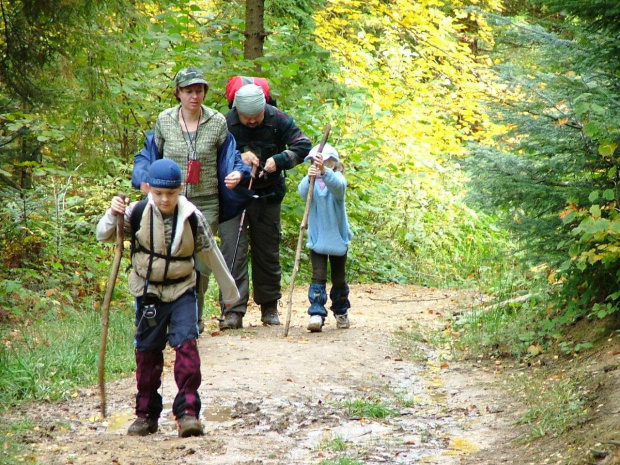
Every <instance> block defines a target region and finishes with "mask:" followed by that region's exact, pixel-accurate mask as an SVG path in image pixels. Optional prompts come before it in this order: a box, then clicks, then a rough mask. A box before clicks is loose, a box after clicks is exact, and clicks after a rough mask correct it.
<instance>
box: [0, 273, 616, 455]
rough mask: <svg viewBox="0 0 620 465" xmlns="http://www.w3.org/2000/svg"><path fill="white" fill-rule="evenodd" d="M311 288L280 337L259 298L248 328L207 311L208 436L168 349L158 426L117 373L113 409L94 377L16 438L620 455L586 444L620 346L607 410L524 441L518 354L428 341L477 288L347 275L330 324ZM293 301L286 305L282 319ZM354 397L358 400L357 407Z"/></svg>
mask: <svg viewBox="0 0 620 465" xmlns="http://www.w3.org/2000/svg"><path fill="white" fill-rule="evenodd" d="M306 292H307V288H306V287H305V286H300V287H299V288H296V289H295V293H294V296H293V307H292V308H293V312H292V319H291V327H290V331H289V334H288V337H286V338H285V337H284V327H283V326H279V327H263V326H261V325H260V311H259V310H258V308H256V307H250V309H249V311H248V315H246V318H245V319H244V326H245V327H244V329H243V330H237V331H227V332H219V331H218V330H217V321H216V320H215V319H214V320H213V321H211V324H210V326H209V327H208V328H207V330H206V331H205V333H204V334H203V335H202V336H201V337H200V339H199V349H200V355H201V359H202V373H203V382H202V386H201V388H200V395H201V398H202V406H203V409H202V414H201V420H202V423H203V425H204V431H205V435H204V436H201V437H195V438H187V439H181V438H178V436H177V430H176V426H175V423H174V420H173V419H172V415H171V403H172V400H173V398H174V395H175V394H176V386H175V383H174V378H173V374H172V366H173V363H174V352H173V351H171V350H167V351H166V354H165V357H166V366H165V371H164V380H163V388H162V391H163V392H162V394H163V397H164V416H163V417H162V419H161V421H160V426H159V432H158V433H156V434H154V435H151V436H147V437H129V436H127V435H126V431H127V427H128V426H129V425H130V424H131V422H132V421H133V419H134V413H133V403H134V396H135V381H134V380H133V379H122V380H119V381H114V382H109V383H108V384H107V389H106V391H107V412H108V415H107V418H102V416H101V411H100V398H99V391H98V389H97V388H96V387H94V386H93V387H92V389H84V390H82V391H80V392H78V393H76V396H75V398H74V399H72V400H71V401H69V402H66V403H62V404H53V405H50V404H43V405H41V404H38V405H33V406H31V407H29V408H26V409H24V410H23V411H20V412H15V413H14V414H15V416H16V417H17V416H19V417H20V418H23V417H24V416H26V417H27V418H28V419H29V420H30V421H31V422H32V423H34V424H35V425H37V426H36V427H35V429H34V430H32V431H27V432H24V433H23V436H24V437H23V442H27V443H30V444H31V445H32V446H33V448H32V451H33V452H32V451H31V452H29V453H28V455H27V456H24V457H23V460H24V462H25V463H39V464H46V465H47V464H50V465H52V464H53V465H55V464H89V465H103V464H118V465H131V464H136V465H137V464H139V465H151V464H155V465H159V464H209V465H211V464H212V465H224V464H234V465H240V464H247V465H249V464H253V465H259V464H261V465H275V464H287V465H289V464H290V465H292V464H298V465H306V464H308V465H310V464H312V465H315V464H321V463H326V464H327V463H329V464H339V463H348V464H356V463H359V464H367V465H370V464H394V465H398V464H417V463H420V464H441V465H453V464H470V465H483V464H489V465H490V464H519V465H521V464H536V465H538V464H543V463H557V464H564V463H584V464H585V463H601V464H603V463H605V464H612V463H618V462H613V460H614V459H613V457H612V456H607V457H606V458H604V460H600V461H599V462H595V460H592V459H591V457H589V455H588V450H587V447H588V444H590V445H592V441H594V440H595V438H596V437H597V435H598V437H602V438H603V439H605V438H608V439H612V438H613V434H614V431H616V434H617V431H618V420H617V419H618V415H617V414H618V413H620V412H619V410H618V406H619V405H620V402H618V401H619V396H618V394H619V392H620V386H619V383H618V376H617V374H618V372H619V371H620V370H618V371H616V370H615V368H613V366H616V367H617V364H618V358H619V357H618V356H617V354H614V353H613V350H612V351H611V352H610V351H605V352H604V354H607V355H605V357H607V359H606V360H602V359H601V360H597V361H596V362H597V363H596V364H595V363H594V360H591V361H590V362H592V363H590V365H591V366H592V370H595V369H597V370H598V372H600V373H603V372H604V367H612V368H613V369H610V370H608V371H605V373H607V374H608V375H609V376H611V377H612V378H611V379H612V381H613V382H612V381H609V380H608V381H607V382H606V384H604V387H602V388H601V392H599V399H600V402H601V403H603V404H604V405H606V406H608V407H604V408H603V409H602V410H603V411H606V412H607V413H614V415H611V414H609V415H604V416H602V417H600V418H599V419H598V421H597V422H594V423H590V424H589V426H588V425H583V426H582V427H580V428H581V430H580V429H577V428H576V429H575V431H574V437H572V436H570V437H564V438H556V439H551V440H536V441H531V442H528V441H525V440H524V438H527V435H528V431H529V430H528V426H527V425H520V424H518V423H517V420H518V419H519V417H520V416H521V415H522V413H523V410H524V407H523V404H522V403H521V402H520V401H519V399H518V398H517V397H516V396H514V395H510V394H508V391H506V390H505V389H503V385H504V384H505V382H506V380H507V376H508V374H509V373H510V370H511V369H512V370H516V368H508V367H504V366H502V364H501V363H500V362H497V361H495V362H493V363H484V362H481V361H471V362H464V361H461V362H458V361H456V360H454V359H453V358H452V351H451V348H450V345H449V343H448V344H447V346H446V347H442V346H441V345H439V346H438V345H437V344H434V345H433V344H430V343H428V341H429V340H432V339H433V334H435V335H437V334H440V333H441V332H442V331H450V328H449V325H448V326H447V325H446V321H448V320H449V318H450V317H451V315H452V314H453V313H454V312H456V311H457V309H459V308H462V307H463V306H464V305H467V302H469V301H471V300H472V299H473V298H475V295H474V294H473V293H468V292H463V291H452V290H437V289H429V288H424V287H419V286H399V285H379V284H366V285H353V286H351V296H350V297H351V298H350V300H351V303H352V309H351V313H350V318H351V323H352V325H351V328H350V329H347V330H339V329H336V325H335V320H334V318H333V316H332V315H331V314H330V316H329V319H328V320H327V324H326V326H325V327H324V328H323V332H321V333H309V332H308V331H307V330H306V324H307V319H308V317H307V315H306V313H305V311H306V308H307V301H306V299H307V297H306ZM287 304H288V303H287V302H284V305H283V306H282V307H280V317H281V320H282V322H283V323H284V321H285V319H286V312H287V307H288V305H287ZM403 331H405V332H406V333H402V332H403ZM401 333H402V334H409V335H410V336H411V335H412V334H414V333H416V334H422V335H426V336H424V337H420V338H418V340H416V341H415V343H411V342H412V341H413V339H415V338H412V337H405V338H403V337H402V334H401ZM399 334H401V336H400V337H399ZM435 339H439V340H444V341H449V340H450V338H443V339H441V338H435ZM399 341H400V342H399ZM407 341H409V342H407ZM603 358H604V357H603ZM614 360H615V362H614ZM613 363H615V365H613ZM595 365H596V366H595ZM596 367H598V368H596ZM613 376H615V378H613ZM352 401H353V402H352ZM377 401H379V402H380V403H377ZM355 406H357V407H359V408H360V409H361V410H360V411H359V412H358V411H355V410H352V407H355ZM364 409H365V410H364ZM599 410H601V409H599ZM612 410H613V411H612ZM373 411H374V412H375V413H377V412H378V413H379V414H377V415H376V416H380V413H381V412H383V413H386V414H387V416H385V417H384V418H374V417H372V414H369V412H373ZM594 424H596V425H600V427H593V425H594ZM577 438H581V439H580V440H578V439H577ZM616 439H619V438H616ZM599 449H608V450H613V446H611V447H609V446H604V445H599ZM0 456H1V454H0ZM0 458H1V457H0ZM347 459H348V460H347Z"/></svg>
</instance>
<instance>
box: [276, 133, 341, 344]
mask: <svg viewBox="0 0 620 465" xmlns="http://www.w3.org/2000/svg"><path fill="white" fill-rule="evenodd" d="M331 129H332V127H331V125H330V124H329V123H328V124H326V125H325V130H324V132H323V139H322V140H321V143H320V144H319V148H318V150H317V152H318V153H322V152H323V147H325V144H326V143H327V138H328V137H329V131H331ZM311 163H314V161H312V162H311ZM314 181H315V176H310V178H309V182H310V185H309V186H308V198H307V199H306V210H305V211H304V217H303V219H302V220H301V225H300V226H299V238H298V239H297V252H296V253H295V266H294V267H293V274H292V275H291V284H290V287H289V290H288V311H287V313H286V325H284V337H287V336H288V328H289V326H290V324H291V312H292V309H293V288H294V287H295V278H296V277H297V271H299V260H300V259H301V244H302V242H303V239H304V230H306V229H307V228H308V214H309V213H310V205H311V204H312V195H313V194H314Z"/></svg>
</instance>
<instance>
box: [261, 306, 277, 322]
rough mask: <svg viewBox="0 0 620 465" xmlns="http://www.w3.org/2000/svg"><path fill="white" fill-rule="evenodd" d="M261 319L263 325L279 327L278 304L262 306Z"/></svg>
mask: <svg viewBox="0 0 620 465" xmlns="http://www.w3.org/2000/svg"><path fill="white" fill-rule="evenodd" d="M260 313H261V319H260V321H262V322H263V325H265V326H267V325H270V326H277V325H279V324H280V319H279V318H278V302H277V301H276V302H271V303H269V304H263V305H261V306H260Z"/></svg>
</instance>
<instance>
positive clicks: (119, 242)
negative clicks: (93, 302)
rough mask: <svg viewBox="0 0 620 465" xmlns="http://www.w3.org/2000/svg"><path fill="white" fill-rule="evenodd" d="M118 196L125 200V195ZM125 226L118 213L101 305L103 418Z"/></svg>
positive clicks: (99, 370)
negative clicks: (108, 347) (111, 323)
mask: <svg viewBox="0 0 620 465" xmlns="http://www.w3.org/2000/svg"><path fill="white" fill-rule="evenodd" d="M120 197H121V198H122V199H123V201H125V195H123V194H121V195H120ZM124 228H125V217H124V216H123V215H118V220H117V223H116V245H115V246H114V262H113V263H112V271H111V272H110V279H109V280H108V287H107V288H106V290H105V296H104V298H103V304H102V306H101V341H100V342H99V369H98V372H99V373H98V374H99V393H100V395H101V412H102V414H103V418H105V417H106V400H105V349H106V344H107V342H108V320H109V317H110V302H111V301H112V293H113V292H114V285H115V284H116V277H117V276H118V269H119V268H120V265H121V258H122V257H123V231H124Z"/></svg>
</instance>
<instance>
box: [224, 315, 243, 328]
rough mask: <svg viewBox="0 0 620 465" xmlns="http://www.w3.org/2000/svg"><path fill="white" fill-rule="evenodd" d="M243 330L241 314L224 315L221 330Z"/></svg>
mask: <svg viewBox="0 0 620 465" xmlns="http://www.w3.org/2000/svg"><path fill="white" fill-rule="evenodd" d="M241 328H243V316H242V315H241V314H240V313H235V312H230V313H225V314H224V319H223V320H222V321H220V330H221V331H224V330H226V329H241Z"/></svg>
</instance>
